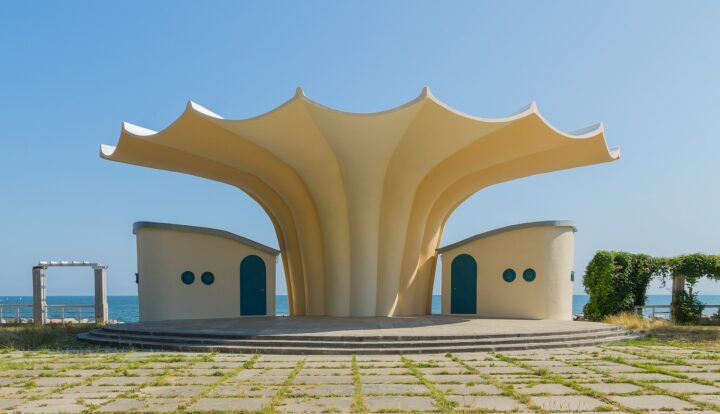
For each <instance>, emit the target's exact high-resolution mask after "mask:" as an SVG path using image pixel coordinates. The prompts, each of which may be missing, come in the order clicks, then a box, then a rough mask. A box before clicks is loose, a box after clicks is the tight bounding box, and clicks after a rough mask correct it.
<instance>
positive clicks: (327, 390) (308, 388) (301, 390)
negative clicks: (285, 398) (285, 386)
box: [290, 384, 355, 396]
mask: <svg viewBox="0 0 720 414" xmlns="http://www.w3.org/2000/svg"><path fill="white" fill-rule="evenodd" d="M354 392H355V386H354V385H352V384H323V385H302V386H293V387H292V388H290V394H292V395H310V396H323V395H337V396H347V395H353V393H354Z"/></svg>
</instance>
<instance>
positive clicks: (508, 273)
mask: <svg viewBox="0 0 720 414" xmlns="http://www.w3.org/2000/svg"><path fill="white" fill-rule="evenodd" d="M515 276H517V275H516V274H515V271H514V270H512V269H505V271H504V272H503V280H504V281H506V282H508V283H510V282H512V281H513V280H515Z"/></svg>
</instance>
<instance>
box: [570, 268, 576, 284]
mask: <svg viewBox="0 0 720 414" xmlns="http://www.w3.org/2000/svg"><path fill="white" fill-rule="evenodd" d="M570 281H571V282H574V281H575V271H572V272H570Z"/></svg>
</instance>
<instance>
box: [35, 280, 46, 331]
mask: <svg viewBox="0 0 720 414" xmlns="http://www.w3.org/2000/svg"><path fill="white" fill-rule="evenodd" d="M32 280H33V323H35V324H37V325H43V324H45V323H46V322H47V303H46V299H45V268H44V267H43V266H33V268H32Z"/></svg>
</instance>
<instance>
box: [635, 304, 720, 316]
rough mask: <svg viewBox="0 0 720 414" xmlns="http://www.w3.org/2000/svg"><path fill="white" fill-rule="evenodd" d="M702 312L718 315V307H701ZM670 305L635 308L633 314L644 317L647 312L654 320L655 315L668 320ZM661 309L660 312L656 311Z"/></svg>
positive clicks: (719, 309)
mask: <svg viewBox="0 0 720 414" xmlns="http://www.w3.org/2000/svg"><path fill="white" fill-rule="evenodd" d="M703 306H704V308H703V311H704V310H705V309H708V308H710V309H716V310H717V312H716V313H720V305H703ZM671 307H672V305H644V306H635V312H636V313H637V314H638V315H645V310H649V311H650V312H649V315H650V317H651V318H655V317H656V315H657V314H667V315H668V319H669V318H670V316H669V315H670V309H671ZM658 309H662V310H658Z"/></svg>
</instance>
